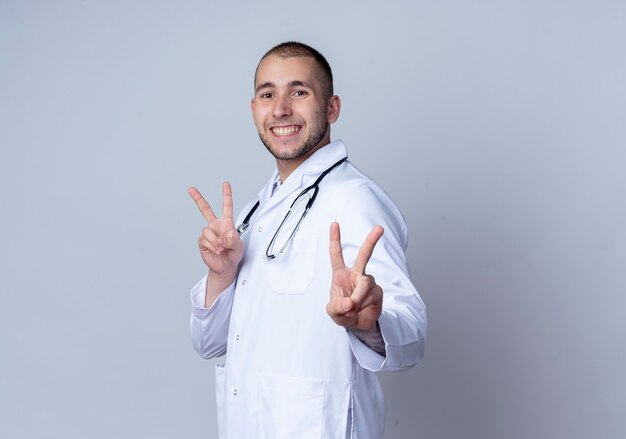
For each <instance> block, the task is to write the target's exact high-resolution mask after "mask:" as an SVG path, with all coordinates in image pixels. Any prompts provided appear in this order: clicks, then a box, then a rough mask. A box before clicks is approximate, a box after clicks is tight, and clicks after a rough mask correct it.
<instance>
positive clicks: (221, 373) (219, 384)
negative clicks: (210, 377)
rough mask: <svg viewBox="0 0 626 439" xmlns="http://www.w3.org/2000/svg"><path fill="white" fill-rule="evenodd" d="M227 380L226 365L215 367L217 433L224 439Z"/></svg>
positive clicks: (219, 364)
mask: <svg viewBox="0 0 626 439" xmlns="http://www.w3.org/2000/svg"><path fill="white" fill-rule="evenodd" d="M225 380H226V370H225V369H224V363H217V364H216V365H215V406H216V409H217V410H216V411H217V432H218V435H219V437H224V433H223V430H224V422H226V420H225V419H224V385H225Z"/></svg>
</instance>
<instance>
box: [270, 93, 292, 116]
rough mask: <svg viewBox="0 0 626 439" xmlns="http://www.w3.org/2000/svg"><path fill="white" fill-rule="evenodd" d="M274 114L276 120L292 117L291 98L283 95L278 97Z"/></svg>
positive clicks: (273, 110) (275, 101) (273, 109)
mask: <svg viewBox="0 0 626 439" xmlns="http://www.w3.org/2000/svg"><path fill="white" fill-rule="evenodd" d="M272 114H273V116H274V117H275V118H276V119H280V118H282V117H288V116H291V101H290V100H289V96H286V95H282V96H277V97H276V99H275V100H274V108H272Z"/></svg>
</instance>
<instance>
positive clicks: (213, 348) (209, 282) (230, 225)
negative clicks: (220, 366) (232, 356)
mask: <svg viewBox="0 0 626 439" xmlns="http://www.w3.org/2000/svg"><path fill="white" fill-rule="evenodd" d="M189 195H191V197H192V198H193V200H194V202H195V203H196V205H197V206H198V209H199V210H200V212H201V213H202V216H204V218H205V220H206V221H207V226H206V227H204V228H203V229H202V234H201V235H200V237H199V238H198V247H199V248H200V255H201V256H202V260H203V261H204V263H205V265H206V266H207V268H208V270H209V272H208V274H207V276H205V278H204V279H202V281H200V282H199V283H198V284H197V285H196V286H195V287H194V288H193V289H192V293H191V301H192V315H191V339H192V344H193V346H194V348H195V349H196V351H197V352H198V353H199V354H200V355H201V356H202V357H204V358H210V357H214V356H219V355H223V354H224V353H225V352H226V339H227V336H228V323H229V321H230V312H231V307H232V301H233V296H234V282H235V279H236V277H237V271H238V266H239V262H240V261H241V258H242V256H243V242H242V241H241V239H240V238H239V234H238V233H237V230H236V229H235V225H234V221H233V198H232V191H231V187H230V184H229V183H228V182H225V183H224V187H223V207H222V210H223V214H222V217H221V218H217V217H216V216H215V214H214V213H213V210H212V209H211V206H210V205H209V203H207V202H206V200H205V199H204V198H203V197H202V195H201V194H200V192H199V191H198V190H197V189H196V188H193V187H192V188H190V189H189Z"/></svg>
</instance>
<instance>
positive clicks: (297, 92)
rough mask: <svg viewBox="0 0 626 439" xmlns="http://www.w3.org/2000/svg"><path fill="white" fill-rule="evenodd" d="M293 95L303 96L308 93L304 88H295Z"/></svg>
mask: <svg viewBox="0 0 626 439" xmlns="http://www.w3.org/2000/svg"><path fill="white" fill-rule="evenodd" d="M293 95H294V96H296V97H303V96H306V95H308V93H307V92H306V91H305V90H296V91H294V92H293Z"/></svg>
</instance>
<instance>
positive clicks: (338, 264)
mask: <svg viewBox="0 0 626 439" xmlns="http://www.w3.org/2000/svg"><path fill="white" fill-rule="evenodd" d="M330 266H331V267H332V269H333V271H336V270H341V269H342V268H346V264H345V262H344V261H343V252H342V250H341V235H340V233H339V224H337V223H332V224H331V225H330Z"/></svg>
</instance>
